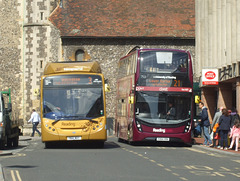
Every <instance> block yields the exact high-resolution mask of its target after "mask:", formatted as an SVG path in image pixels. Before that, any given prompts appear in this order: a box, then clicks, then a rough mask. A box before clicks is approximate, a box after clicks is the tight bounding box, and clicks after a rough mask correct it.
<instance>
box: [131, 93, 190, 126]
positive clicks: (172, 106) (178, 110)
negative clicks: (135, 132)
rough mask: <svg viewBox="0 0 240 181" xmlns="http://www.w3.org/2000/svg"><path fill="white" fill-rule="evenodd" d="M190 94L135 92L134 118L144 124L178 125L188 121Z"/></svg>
mask: <svg viewBox="0 0 240 181" xmlns="http://www.w3.org/2000/svg"><path fill="white" fill-rule="evenodd" d="M190 110H191V94H190V93H182V94H170V93H169V94H167V93H162V92H140V91H139V92H136V112H135V115H136V118H137V119H138V120H139V121H142V122H145V123H146V124H154V125H166V124H167V125H169V124H170V125H171V124H180V123H181V122H185V121H186V120H188V119H190V114H189V113H190Z"/></svg>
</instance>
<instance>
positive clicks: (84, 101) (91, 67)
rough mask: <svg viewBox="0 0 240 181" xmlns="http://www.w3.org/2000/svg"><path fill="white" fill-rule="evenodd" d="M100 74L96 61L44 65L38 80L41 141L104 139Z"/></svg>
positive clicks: (101, 76)
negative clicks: (39, 83) (42, 72)
mask: <svg viewBox="0 0 240 181" xmlns="http://www.w3.org/2000/svg"><path fill="white" fill-rule="evenodd" d="M105 104H106V103H105V90H104V77H103V75H102V74H101V69H100V66H99V64H98V63H97V62H58V63H49V64H47V65H46V67H45V70H44V75H43V76H42V79H41V120H42V127H41V128H42V141H43V142H45V146H46V147H49V146H50V145H51V144H52V143H53V142H57V141H90V140H91V141H96V144H98V145H99V146H100V147H102V146H104V141H106V139H107V132H106V109H105Z"/></svg>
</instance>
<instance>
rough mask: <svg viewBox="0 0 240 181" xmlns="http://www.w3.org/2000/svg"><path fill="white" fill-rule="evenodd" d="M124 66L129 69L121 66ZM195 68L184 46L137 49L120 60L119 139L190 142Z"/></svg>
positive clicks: (118, 93)
mask: <svg viewBox="0 0 240 181" xmlns="http://www.w3.org/2000/svg"><path fill="white" fill-rule="evenodd" d="M122 67H125V68H126V69H127V70H130V71H127V72H124V73H123V71H122V70H121V69H122ZM192 86H193V72H192V63H191V56H190V53H189V52H187V51H183V50H168V49H137V50H136V51H135V52H133V53H131V54H130V55H128V56H126V57H123V58H122V59H121V60H120V62H119V77H118V91H117V99H118V101H117V116H116V132H117V135H118V137H119V139H124V140H128V141H129V142H135V141H154V142H159V141H160V142H161V141H164V142H183V143H187V144H190V143H191V125H192V116H191V111H192V101H193V96H192Z"/></svg>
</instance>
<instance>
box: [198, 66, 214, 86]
mask: <svg viewBox="0 0 240 181" xmlns="http://www.w3.org/2000/svg"><path fill="white" fill-rule="evenodd" d="M202 84H203V85H218V69H202Z"/></svg>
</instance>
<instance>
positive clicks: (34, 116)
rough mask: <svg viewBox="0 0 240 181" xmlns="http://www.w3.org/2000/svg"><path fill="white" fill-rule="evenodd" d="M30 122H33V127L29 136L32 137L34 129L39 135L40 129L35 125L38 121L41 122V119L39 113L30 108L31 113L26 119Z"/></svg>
mask: <svg viewBox="0 0 240 181" xmlns="http://www.w3.org/2000/svg"><path fill="white" fill-rule="evenodd" d="M30 122H31V123H32V124H33V129H32V135H31V137H34V134H35V131H37V133H38V134H39V136H41V133H40V131H39V130H38V129H37V126H38V124H39V123H41V119H40V116H39V114H38V113H37V112H36V110H35V109H32V114H31V118H30V119H29V120H28V123H30Z"/></svg>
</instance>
